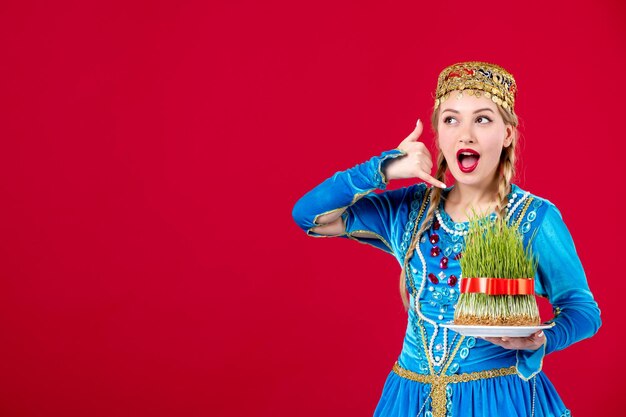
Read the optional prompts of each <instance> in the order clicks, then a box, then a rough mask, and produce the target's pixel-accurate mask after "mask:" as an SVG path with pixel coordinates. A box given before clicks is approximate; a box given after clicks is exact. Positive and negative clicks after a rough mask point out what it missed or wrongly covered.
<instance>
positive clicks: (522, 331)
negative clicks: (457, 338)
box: [441, 323, 554, 337]
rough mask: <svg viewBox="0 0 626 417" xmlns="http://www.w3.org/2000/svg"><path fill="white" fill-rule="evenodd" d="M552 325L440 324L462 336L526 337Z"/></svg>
mask: <svg viewBox="0 0 626 417" xmlns="http://www.w3.org/2000/svg"><path fill="white" fill-rule="evenodd" d="M552 326H554V323H551V324H542V325H539V326H468V325H461V324H453V323H447V324H442V325H441V327H445V328H447V329H450V330H454V331H455V332H457V333H459V334H461V335H463V336H474V337H504V336H507V337H528V336H530V335H531V334H533V333H535V332H536V331H538V330H543V329H549V328H550V327H552Z"/></svg>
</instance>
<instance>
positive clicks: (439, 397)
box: [393, 356, 517, 417]
mask: <svg viewBox="0 0 626 417" xmlns="http://www.w3.org/2000/svg"><path fill="white" fill-rule="evenodd" d="M452 357H453V356H452ZM393 372H395V373H396V374H397V375H398V376H400V377H402V378H405V379H409V380H411V381H415V382H421V383H422V384H430V385H431V386H432V387H431V389H430V398H431V402H432V409H433V417H445V416H446V412H447V410H446V387H447V386H448V384H457V383H459V382H470V381H478V380H481V379H489V378H498V377H501V376H509V375H515V374H516V373H517V371H516V370H515V366H510V367H508V368H496V369H488V370H486V371H478V372H470V373H464V374H454V375H432V374H431V375H422V374H418V373H416V372H413V371H409V370H408V369H404V368H402V367H401V366H400V365H399V364H398V362H397V361H396V363H395V364H394V365H393Z"/></svg>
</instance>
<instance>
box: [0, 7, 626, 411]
mask: <svg viewBox="0 0 626 417" xmlns="http://www.w3.org/2000/svg"><path fill="white" fill-rule="evenodd" d="M522 4H524V5H522ZM527 4H529V3H527V2H524V3H521V2H520V4H519V5H516V6H511V5H508V3H493V2H483V3H481V2H455V1H449V2H445V6H444V5H443V3H442V5H440V4H437V3H436V2H432V3H428V4H426V3H420V2H416V1H405V2H394V3H393V4H390V5H384V6H383V5H382V4H381V3H380V2H364V1H352V2H330V1H317V2H312V3H311V2H307V3H300V2H290V1H279V2H276V1H264V2H252V1H222V2H206V1H195V2H192V1H144V2H136V1H135V2H128V1H115V2H98V3H96V2H85V1H74V2H66V1H63V2H25V1H11V2H7V1H5V2H2V4H0V42H1V43H2V45H1V46H2V47H1V49H0V50H1V51H2V54H3V56H2V60H1V64H0V77H1V81H0V85H1V88H2V90H1V91H2V100H1V101H0V106H1V112H0V118H1V119H0V125H1V129H2V149H1V151H0V192H1V196H2V204H1V207H0V219H1V220H0V224H1V227H2V229H1V231H0V232H1V239H0V242H1V245H2V247H1V250H0V256H1V258H0V265H2V279H1V280H0V334H1V336H0V355H1V358H2V360H1V361H0V375H2V377H1V378H0V415H2V416H29V417H30V416H46V417H50V416H64V417H72V416H91V417H100V416H207V415H212V416H213V415H214V416H244V415H249V416H319V415H323V416H361V415H371V413H372V412H373V410H374V407H375V405H376V403H377V401H378V398H379V395H380V392H381V390H382V386H383V383H384V381H385V378H386V376H387V374H388V372H389V371H390V369H391V366H392V364H393V362H394V361H395V359H396V358H397V356H398V354H399V352H400V348H401V345H402V338H403V335H404V330H405V326H406V318H405V313H404V311H403V309H402V306H401V302H400V298H399V295H398V292H397V284H398V273H399V267H398V265H397V263H396V261H395V259H393V258H392V257H391V256H388V255H386V254H385V253H383V252H382V251H378V250H377V249H374V248H371V247H368V246H364V245H360V244H358V243H357V242H354V241H348V240H343V239H313V238H309V237H306V236H305V234H304V232H302V231H301V230H300V229H298V228H297V226H296V225H295V223H293V220H292V218H291V209H292V206H293V204H294V203H295V201H296V200H297V198H299V197H300V196H301V195H302V194H304V193H305V192H306V191H308V190H309V189H310V188H312V187H313V186H314V185H315V184H317V183H319V182H321V181H322V180H323V179H325V178H327V177H328V176H330V175H332V174H333V173H334V172H335V171H338V170H343V169H346V168H349V167H351V166H353V165H355V164H357V163H359V162H362V161H365V160H366V159H368V158H369V157H371V156H373V155H377V154H379V153H380V152H382V151H383V150H387V149H391V148H394V147H396V146H397V145H398V144H399V143H400V141H401V140H402V139H403V138H404V137H405V136H406V135H407V134H408V133H409V132H410V131H411V130H412V129H413V126H414V124H415V120H416V119H417V118H418V117H421V118H422V120H429V116H430V113H429V112H430V108H431V106H432V93H433V91H434V88H435V83H436V77H437V75H438V73H439V71H440V70H441V69H443V68H444V67H445V66H447V65H449V64H452V63H454V62H459V61H463V60H486V61H492V62H495V63H498V64H500V65H502V66H504V67H505V68H507V69H509V70H510V71H511V72H512V73H513V74H514V75H515V77H516V79H517V82H518V86H519V95H518V102H517V106H516V110H517V113H518V114H519V115H520V118H521V132H522V135H523V137H522V152H523V157H522V159H521V160H520V164H519V165H518V168H519V176H518V180H517V181H516V182H517V183H518V184H519V185H520V186H522V187H523V188H526V189H528V190H531V191H532V192H534V193H535V194H538V195H540V196H543V197H545V198H548V199H549V200H551V201H552V202H554V203H555V204H556V205H557V206H558V207H559V208H560V210H561V212H562V213H563V216H564V219H565V221H566V223H567V224H568V226H569V228H570V230H571V232H572V234H573V236H574V239H575V242H576V245H577V248H578V253H579V255H580V257H581V259H582V262H583V265H584V266H585V268H586V271H587V276H588V279H589V283H590V286H591V289H592V291H593V292H594V295H595V297H596V299H597V300H598V302H599V304H600V307H601V309H602V318H603V323H604V324H603V327H602V328H601V330H600V332H599V333H598V335H597V336H596V337H594V338H593V339H590V340H586V341H583V342H581V343H579V344H576V345H574V346H572V347H570V348H569V349H567V350H565V351H562V352H557V353H555V354H553V355H550V356H549V357H548V359H547V360H546V362H545V369H546V371H547V373H548V375H549V377H550V378H551V379H552V381H553V383H554V384H555V385H556V387H557V389H558V390H559V392H560V394H561V396H562V397H563V399H564V401H565V402H566V404H567V405H568V406H569V407H570V408H571V409H572V411H573V412H574V414H575V415H577V416H592V415H603V414H612V415H615V413H619V412H620V411H621V410H622V409H623V406H622V405H621V404H620V403H621V402H623V401H622V399H621V397H620V395H621V392H622V391H623V389H624V388H625V384H624V382H623V375H624V372H626V365H625V363H626V362H625V361H624V360H623V358H622V349H620V347H621V345H622V343H623V342H624V336H623V335H624V333H623V331H622V326H621V325H616V324H615V323H617V322H618V321H619V320H620V319H619V317H621V314H623V311H618V310H619V303H620V301H621V300H622V298H623V294H624V290H625V287H626V285H625V284H624V282H625V281H624V277H623V273H622V272H621V267H620V266H621V265H620V261H621V260H622V259H621V256H622V255H623V251H624V245H623V240H622V237H623V235H624V232H625V230H624V229H625V228H624V223H625V221H624V220H623V219H622V215H623V213H624V208H623V207H624V205H623V192H624V185H623V181H624V179H625V175H624V174H625V164H624V162H623V157H624V152H625V151H626V146H625V145H624V143H625V142H626V141H625V140H624V120H625V117H624V105H623V103H624V97H625V93H626V91H625V90H626V88H625V87H624V82H623V80H622V79H623V76H622V74H624V72H625V70H626V67H625V56H626V54H625V52H626V51H625V49H626V48H625V39H626V36H625V32H626V30H625V29H624V28H625V23H626V19H625V16H626V13H625V9H624V6H623V5H622V4H621V3H620V2H618V1H595V2H591V1H588V2H576V1H554V2H542V5H541V7H539V6H529V5H527ZM423 138H424V140H425V141H426V142H427V143H429V144H430V143H431V138H432V133H431V132H430V130H429V129H427V130H426V131H425V133H424V135H423ZM407 184H409V182H408V181H407V182H406V183H398V184H393V187H396V186H402V185H407ZM618 410H619V411H618Z"/></svg>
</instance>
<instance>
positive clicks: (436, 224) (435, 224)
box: [433, 220, 441, 230]
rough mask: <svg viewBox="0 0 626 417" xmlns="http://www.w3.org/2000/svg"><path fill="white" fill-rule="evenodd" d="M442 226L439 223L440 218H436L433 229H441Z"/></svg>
mask: <svg viewBox="0 0 626 417" xmlns="http://www.w3.org/2000/svg"><path fill="white" fill-rule="evenodd" d="M440 227H441V225H440V224H439V220H435V222H434V223H433V229H434V230H439V228H440Z"/></svg>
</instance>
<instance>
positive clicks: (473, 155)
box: [456, 149, 480, 172]
mask: <svg viewBox="0 0 626 417" xmlns="http://www.w3.org/2000/svg"><path fill="white" fill-rule="evenodd" d="M456 159H457V162H458V164H459V169H460V170H461V171H463V172H472V171H473V170H475V169H476V167H477V166H478V160H479V159H480V154H479V153H478V152H476V151H475V150H473V149H459V151H458V152H457V153H456Z"/></svg>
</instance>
